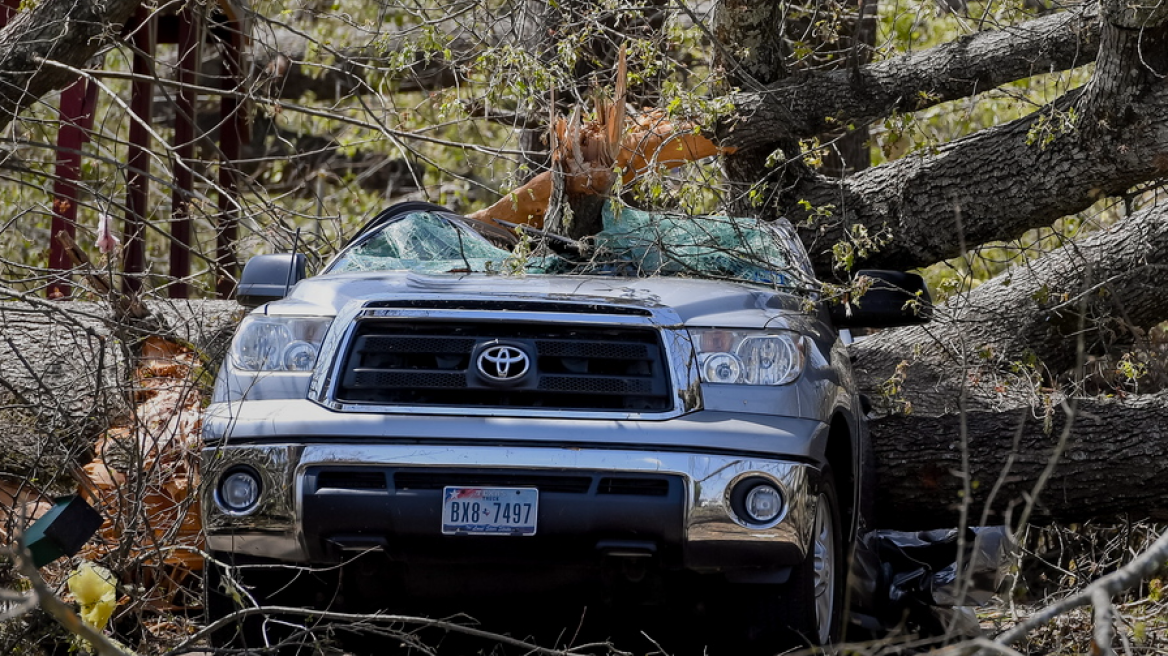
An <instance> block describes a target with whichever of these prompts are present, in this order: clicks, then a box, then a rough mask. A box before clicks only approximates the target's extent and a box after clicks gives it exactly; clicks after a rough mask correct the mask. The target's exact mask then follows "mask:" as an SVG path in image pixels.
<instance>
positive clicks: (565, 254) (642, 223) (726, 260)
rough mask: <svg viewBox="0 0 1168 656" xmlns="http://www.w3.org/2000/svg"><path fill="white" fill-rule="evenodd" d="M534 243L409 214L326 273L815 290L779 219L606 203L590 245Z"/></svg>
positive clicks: (791, 234) (799, 248)
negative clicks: (679, 280) (593, 278)
mask: <svg viewBox="0 0 1168 656" xmlns="http://www.w3.org/2000/svg"><path fill="white" fill-rule="evenodd" d="M539 241H540V237H539V236H538V235H537V236H531V235H527V236H525V237H522V238H518V239H516V242H517V245H516V246H515V247H514V248H512V249H508V248H503V247H501V246H500V245H498V240H497V239H495V240H488V239H487V238H486V237H484V236H483V235H482V234H480V233H479V232H477V231H476V230H475V229H474V228H472V227H471V225H469V224H468V223H467V222H465V221H463V220H461V219H459V218H458V217H456V216H454V215H451V214H445V213H438V212H411V213H407V214H404V215H402V216H401V217H400V218H398V219H395V220H393V221H390V222H389V223H387V224H385V225H383V226H380V227H377V228H375V229H373V230H372V231H370V233H369V234H368V235H365V236H363V237H361V238H359V239H358V240H357V241H356V243H355V244H353V245H352V246H351V247H349V248H347V249H345V250H344V251H342V253H341V254H340V256H339V257H338V258H337V259H336V260H335V261H334V262H333V263H332V264H331V266H329V267H328V271H329V272H332V273H336V272H342V271H416V272H420V273H470V272H475V273H519V272H526V273H553V274H566V275H571V274H588V275H612V276H629V277H648V276H675V277H687V278H712V279H719V280H740V281H745V282H752V283H756V284H762V285H767V286H776V287H784V288H789V289H793V290H809V291H810V290H814V289H815V288H816V284H815V282H814V275H813V273H812V270H811V264H810V261H809V259H808V257H807V253H806V252H805V251H804V249H803V245H802V244H801V243H800V242H799V239H798V237H797V235H796V234H795V231H794V229H793V228H792V227H791V225H790V223H788V222H787V221H786V220H783V219H780V220H778V221H772V222H766V221H761V220H759V219H755V218H739V217H727V216H689V215H682V214H667V213H661V212H646V211H642V210H636V209H632V208H628V207H623V206H619V205H614V204H611V203H610V204H609V205H608V206H607V207H606V208H605V211H604V229H603V230H602V231H601V232H600V233H598V234H596V235H595V236H594V237H592V238H590V239H588V240H585V241H584V242H581V243H574V242H569V241H567V240H563V239H558V240H557V244H556V245H553V250H555V251H557V252H555V253H553V252H551V250H548V249H546V248H540V247H539ZM492 242H494V243H492ZM565 245H567V246H565ZM556 246H558V247H556Z"/></svg>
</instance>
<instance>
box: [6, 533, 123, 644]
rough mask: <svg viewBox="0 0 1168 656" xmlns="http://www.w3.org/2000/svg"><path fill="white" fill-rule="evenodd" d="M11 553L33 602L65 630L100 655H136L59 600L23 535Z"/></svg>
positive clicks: (17, 540)
mask: <svg viewBox="0 0 1168 656" xmlns="http://www.w3.org/2000/svg"><path fill="white" fill-rule="evenodd" d="M12 555H13V556H14V560H15V561H16V565H17V568H18V570H19V571H20V573H21V574H22V575H23V576H24V577H25V578H27V579H28V580H29V583H30V584H31V585H32V592H33V595H32V596H33V597H34V598H35V600H36V603H37V604H39V605H40V607H41V608H43V609H44V611H45V612H46V613H48V614H49V616H51V617H52V618H53V619H54V620H57V623H58V624H60V625H61V626H62V627H64V628H65V630H66V631H68V632H70V633H72V634H73V635H76V636H78V637H80V638H82V639H83V640H86V641H87V642H89V644H90V646H92V647H93V649H94V650H95V651H96V652H97V653H98V654H99V656H135V654H134V652H132V651H129V650H127V649H125V648H123V647H121V646H119V645H118V644H117V643H115V642H114V641H112V640H110V639H109V638H107V637H106V636H105V634H104V633H102V632H100V631H98V630H97V629H95V628H93V627H92V626H89V625H88V624H86V623H85V622H84V621H82V619H81V618H80V617H79V616H78V615H77V613H75V612H73V609H72V608H70V607H69V605H68V604H66V603H65V602H63V601H61V599H60V598H59V597H57V595H56V594H54V593H53V591H52V590H50V589H49V586H48V584H46V583H45V580H44V579H43V578H41V573H40V572H39V571H38V570H37V568H36V566H35V565H33V562H32V557H31V556H30V555H29V553H28V550H27V549H25V546H24V538H23V537H21V538H17V539H16V543H15V549H13V551H12Z"/></svg>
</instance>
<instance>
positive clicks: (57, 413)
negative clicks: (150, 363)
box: [0, 296, 241, 489]
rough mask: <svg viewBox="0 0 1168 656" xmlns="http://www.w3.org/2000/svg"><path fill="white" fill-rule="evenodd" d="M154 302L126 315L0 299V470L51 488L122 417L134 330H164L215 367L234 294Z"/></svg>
mask: <svg viewBox="0 0 1168 656" xmlns="http://www.w3.org/2000/svg"><path fill="white" fill-rule="evenodd" d="M151 309H152V310H153V314H152V315H151V317H150V319H149V323H148V324H139V325H131V324H127V323H123V322H121V321H120V320H119V319H117V318H116V317H115V316H114V314H113V313H112V312H111V311H110V309H109V307H108V306H107V305H106V304H104V303H89V302H78V301H44V300H40V299H37V298H35V297H31V296H25V297H23V298H21V299H19V300H14V301H10V302H5V303H0V432H2V433H3V435H4V440H3V442H2V444H0V477H7V478H12V479H23V480H34V481H36V483H37V486H38V487H39V488H41V489H46V488H48V489H55V483H57V482H60V481H61V480H64V479H67V478H68V477H69V471H70V469H71V468H72V466H74V465H77V464H84V462H86V461H87V460H88V459H89V458H90V457H91V453H90V450H91V448H92V446H93V444H94V442H95V441H96V440H97V438H98V437H99V436H100V435H101V434H102V433H103V432H104V431H105V430H106V429H108V428H109V427H110V426H111V425H113V424H114V423H116V422H119V421H124V420H125V419H126V418H127V417H128V415H129V413H130V410H131V407H132V403H133V401H134V397H135V389H134V387H133V386H132V384H131V380H132V373H133V369H134V368H135V366H136V364H137V363H136V362H135V354H136V344H137V342H138V341H139V340H141V339H143V338H145V337H146V336H148V334H161V335H163V336H165V337H167V338H168V339H172V340H175V341H178V342H180V343H185V344H188V345H190V346H191V347H192V348H193V349H194V350H195V351H196V352H197V353H198V354H199V356H200V359H201V360H202V361H203V362H204V363H206V366H208V367H213V366H214V365H215V364H217V363H218V362H219V361H220V360H221V359H222V357H223V354H224V352H225V350H226V347H227V345H228V343H229V339H230V336H231V333H232V331H233V330H234V327H235V324H236V323H237V322H238V320H239V318H240V316H241V312H240V310H241V308H240V307H239V305H237V304H236V303H234V302H231V301H189V302H188V301H171V302H169V303H165V304H161V303H155V304H153V305H152V307H151ZM211 371H213V368H212V369H211ZM208 384H209V383H208Z"/></svg>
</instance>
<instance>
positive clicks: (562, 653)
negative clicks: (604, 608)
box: [171, 606, 631, 656]
mask: <svg viewBox="0 0 1168 656" xmlns="http://www.w3.org/2000/svg"><path fill="white" fill-rule="evenodd" d="M253 615H299V616H303V617H312V618H313V619H314V620H332V621H344V622H351V623H354V624H356V623H360V622H374V623H379V624H391V623H400V624H412V625H418V626H426V627H432V628H437V629H442V630H444V631H449V632H452V633H461V634H464V635H468V636H471V637H475V638H483V639H486V640H494V641H496V642H499V643H502V644H505V645H511V646H513V647H518V648H520V649H523V650H526V654H542V655H543V656H579V655H580V654H581V653H582V652H583V651H586V650H587V649H588V648H591V647H594V646H595V645H581V646H579V647H571V648H568V649H551V648H548V647H541V646H539V645H536V644H533V643H530V642H525V641H523V640H519V639H517V638H512V637H510V636H506V635H501V634H498V633H492V632H490V631H484V630H482V629H476V628H474V627H470V626H465V625H462V624H457V623H454V622H447V621H444V620H435V619H430V618H427V617H415V616H410V615H389V614H382V613H371V614H360V613H341V612H336V611H327V610H315V609H311V608H297V607H292V606H258V607H255V608H244V609H241V610H237V611H235V612H234V613H231V614H230V615H227V616H225V617H221V618H219V619H218V620H216V621H214V622H212V623H211V624H208V625H207V626H205V627H203V628H202V629H201V630H200V631H198V632H197V633H195V634H194V635H192V636H190V637H189V638H187V639H186V640H184V641H183V642H182V643H180V644H179V645H177V646H175V648H174V649H172V650H171V653H177V652H182V651H183V650H185V649H186V648H187V647H188V646H189V645H191V644H193V643H195V642H198V641H199V640H202V639H204V638H206V637H207V636H208V635H210V634H212V633H214V632H215V631H218V630H219V629H222V628H223V627H225V626H228V625H229V624H233V623H235V622H238V621H240V620H242V619H244V618H247V617H251V616H253ZM612 651H613V653H614V654H617V655H618V656H631V655H630V654H628V653H627V652H622V651H619V650H616V649H613V650H612Z"/></svg>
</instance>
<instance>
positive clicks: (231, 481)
mask: <svg viewBox="0 0 1168 656" xmlns="http://www.w3.org/2000/svg"><path fill="white" fill-rule="evenodd" d="M218 492H219V493H218V495H216V496H217V497H218V498H217V499H216V501H218V502H219V505H220V506H222V507H223V509H224V510H226V511H227V512H229V513H233V514H237V515H242V514H246V513H248V512H251V511H252V510H254V509H255V507H256V504H258V503H259V500H260V479H259V477H258V476H256V474H255V472H252V471H251V470H248V469H237V470H235V471H232V472H229V473H228V474H227V475H226V476H224V477H223V478H222V479H220V480H219V490H218Z"/></svg>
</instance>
